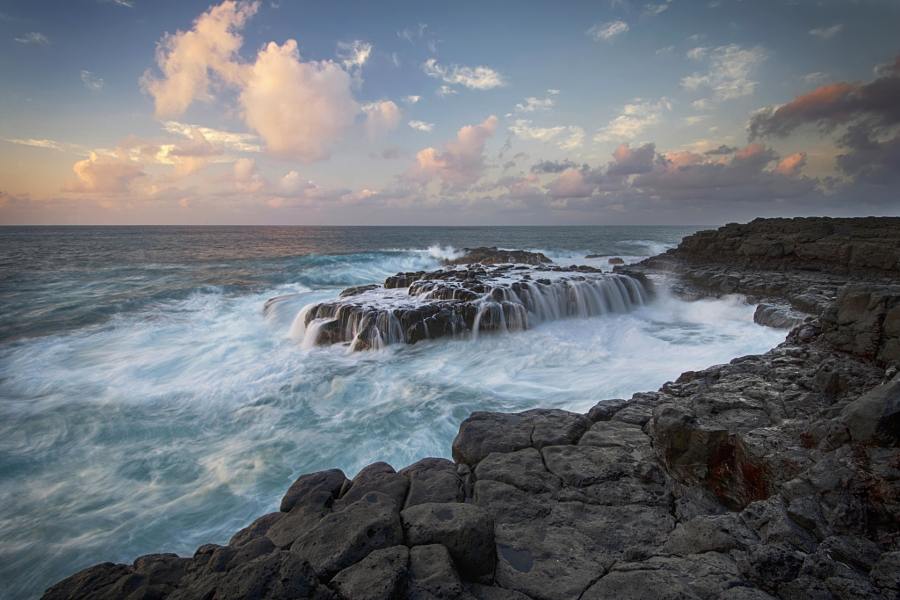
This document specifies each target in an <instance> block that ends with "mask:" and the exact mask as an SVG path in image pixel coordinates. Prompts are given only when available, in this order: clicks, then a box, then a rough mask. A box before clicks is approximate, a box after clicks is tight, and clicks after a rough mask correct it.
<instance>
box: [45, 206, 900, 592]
mask: <svg viewBox="0 0 900 600" xmlns="http://www.w3.org/2000/svg"><path fill="white" fill-rule="evenodd" d="M845 247H848V248H851V249H850V250H846V249H845ZM898 248H900V220H895V219H789V220H788V219H774V220H757V221H754V222H752V223H750V224H747V225H740V226H738V225H729V226H726V227H724V228H721V229H719V230H717V231H715V232H702V233H698V234H696V235H694V236H689V237H688V238H686V239H685V240H684V242H682V244H681V245H680V246H679V247H678V248H677V249H675V250H674V251H671V252H669V253H667V254H665V255H662V256H660V257H655V258H653V259H649V260H648V261H645V262H644V263H643V264H641V265H638V266H632V267H625V268H624V271H623V273H629V272H630V273H635V274H637V273H640V274H642V275H643V276H646V277H649V278H651V279H654V278H656V279H669V280H670V281H671V282H672V284H673V286H674V287H675V289H676V290H677V291H679V293H682V294H684V295H687V296H691V297H699V296H701V295H710V294H714V295H715V294H723V293H741V294H746V295H747V296H748V298H750V300H751V301H753V302H757V303H765V304H766V306H771V307H775V309H779V310H780V308H783V309H784V310H788V311H791V312H790V313H789V314H788V316H790V318H791V319H792V321H791V323H787V322H782V321H779V326H787V325H790V324H792V325H794V326H793V328H792V329H790V332H789V333H787V337H786V340H785V342H784V343H782V344H780V345H779V346H777V347H776V348H773V349H772V350H770V351H769V352H766V353H765V354H761V355H755V356H745V357H740V358H736V359H734V360H732V361H731V362H730V363H728V364H725V365H716V366H712V367H709V368H707V369H705V370H702V371H697V372H688V373H683V374H682V375H681V376H680V377H679V378H677V379H676V380H675V381H673V382H669V383H667V384H665V385H664V386H663V387H662V388H661V389H660V390H658V391H655V392H645V393H638V394H635V395H634V396H632V397H631V398H630V399H606V400H603V401H600V402H598V403H597V405H596V406H595V407H594V408H593V409H591V410H590V411H589V412H588V413H587V414H576V413H572V412H567V411H563V410H544V409H535V410H530V411H526V412H522V413H515V414H501V413H484V412H476V413H473V414H472V415H471V416H469V417H468V418H467V419H466V420H465V421H464V422H463V423H462V424H461V426H460V430H459V434H458V435H457V437H456V439H455V441H454V442H453V448H452V455H453V460H452V461H450V460H446V459H437V458H426V459H423V460H421V461H419V462H417V463H415V464H413V465H410V466H408V467H405V468H403V469H401V470H399V471H396V470H395V469H394V468H393V467H391V466H390V465H387V464H385V463H375V464H373V465H370V466H368V467H366V468H365V469H363V470H362V471H361V472H360V473H358V474H356V476H355V477H353V479H348V478H347V477H346V476H345V474H344V473H342V472H341V471H338V470H330V471H322V472H318V473H311V474H306V475H302V476H300V477H299V478H298V479H297V480H296V481H295V482H294V484H293V485H292V486H291V487H290V489H289V490H288V491H287V493H286V494H285V496H284V498H283V500H282V502H281V506H280V507H279V510H278V511H277V512H274V513H271V514H268V515H264V516H261V517H260V518H259V519H257V520H256V521H254V522H253V523H251V524H250V525H248V526H247V527H246V528H245V529H243V530H241V531H239V532H237V533H236V534H235V535H234V537H233V538H232V539H231V540H230V542H229V543H228V544H227V545H216V544H209V545H205V546H201V547H200V548H199V549H198V550H197V552H196V553H195V554H194V555H193V556H192V557H179V556H175V555H166V554H160V555H148V556H143V557H140V558H138V559H136V560H135V561H134V563H132V564H130V565H123V564H111V563H105V564H100V565H96V566H94V567H90V568H88V569H85V570H84V571H81V572H79V573H76V574H74V575H72V576H71V577H69V578H67V579H65V580H63V581H61V582H59V583H57V584H56V585H55V586H53V587H51V588H50V589H49V590H47V592H46V594H45V598H47V599H58V598H59V599H61V598H130V599H134V600H137V599H145V598H173V599H176V598H178V599H187V598H205V599H230V598H260V599H263V598H271V599H276V598H279V599H280V598H285V599H286V598H318V599H336V600H337V599H346V600H357V599H373V600H374V599H384V600H387V599H391V598H428V599H450V598H454V599H466V600H472V599H480V600H526V599H528V598H532V599H535V600H568V599H583V600H600V599H617V600H618V599H675V598H678V599H681V598H684V599H702V600H707V599H708V600H713V599H717V600H764V599H772V598H781V599H785V600H787V599H811V600H812V599H816V600H818V599H842V600H844V599H851V598H853V599H857V598H880V599H884V600H889V599H890V600H893V599H896V598H898V597H900V374H898V366H900V365H898V363H900V285H898V281H900V260H898V254H897V252H898ZM779 307H780V308H779ZM779 310H775V311H774V312H775V313H776V314H780V313H779ZM770 318H773V317H771V316H767V317H765V319H770Z"/></svg>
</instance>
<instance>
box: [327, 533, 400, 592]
mask: <svg viewBox="0 0 900 600" xmlns="http://www.w3.org/2000/svg"><path fill="white" fill-rule="evenodd" d="M408 570H409V548H407V547H406V546H392V547H390V548H384V549H382V550H375V551H373V552H372V553H371V554H369V555H368V556H367V557H365V558H364V559H362V560H361V561H359V562H358V563H356V564H355V565H352V566H350V567H347V568H346V569H344V570H343V571H341V572H340V573H338V574H337V575H335V576H334V577H333V578H332V580H331V582H330V584H329V585H330V586H331V587H332V588H333V589H334V590H335V591H336V592H338V593H339V594H340V595H341V597H342V598H345V599H346V600H393V599H394V598H398V597H400V595H401V593H402V590H403V586H404V584H405V582H406V576H407V572H408Z"/></svg>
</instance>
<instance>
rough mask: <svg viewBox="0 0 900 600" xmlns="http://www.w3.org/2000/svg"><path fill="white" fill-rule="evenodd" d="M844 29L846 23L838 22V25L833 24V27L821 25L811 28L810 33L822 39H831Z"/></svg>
mask: <svg viewBox="0 0 900 600" xmlns="http://www.w3.org/2000/svg"><path fill="white" fill-rule="evenodd" d="M843 29H844V25H843V24H842V23H838V24H837V25H832V26H831V27H819V28H817V29H810V30H809V35H813V36H815V37H817V38H819V39H820V40H830V39H831V38H833V37H834V36H836V35H837V34H839V33H840V32H841V31H842V30H843Z"/></svg>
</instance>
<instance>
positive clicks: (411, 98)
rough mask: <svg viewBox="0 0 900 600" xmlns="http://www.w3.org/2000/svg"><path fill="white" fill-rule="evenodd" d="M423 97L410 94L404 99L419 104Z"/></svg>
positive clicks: (408, 102) (409, 102)
mask: <svg viewBox="0 0 900 600" xmlns="http://www.w3.org/2000/svg"><path fill="white" fill-rule="evenodd" d="M421 99H422V96H413V95H410V96H404V97H403V101H404V102H406V103H407V104H418V103H419V100H421Z"/></svg>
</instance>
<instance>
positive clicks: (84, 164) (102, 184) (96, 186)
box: [67, 149, 144, 194]
mask: <svg viewBox="0 0 900 600" xmlns="http://www.w3.org/2000/svg"><path fill="white" fill-rule="evenodd" d="M72 170H73V171H74V172H75V177H76V178H77V181H76V182H75V183H74V184H72V185H71V186H69V187H68V188H67V191H71V192H77V193H84V192H96V193H101V194H120V193H124V192H127V191H128V190H129V188H130V186H131V184H132V183H133V182H134V181H135V180H137V179H138V178H140V177H143V176H144V171H143V169H142V168H141V165H140V163H138V162H135V161H133V160H131V159H130V158H129V157H128V154H127V152H126V151H124V150H123V149H119V150H117V151H116V153H115V154H113V155H104V154H98V153H96V152H91V153H90V155H89V156H88V157H87V158H86V159H84V160H80V161H78V162H76V163H75V164H74V165H73V166H72Z"/></svg>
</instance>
